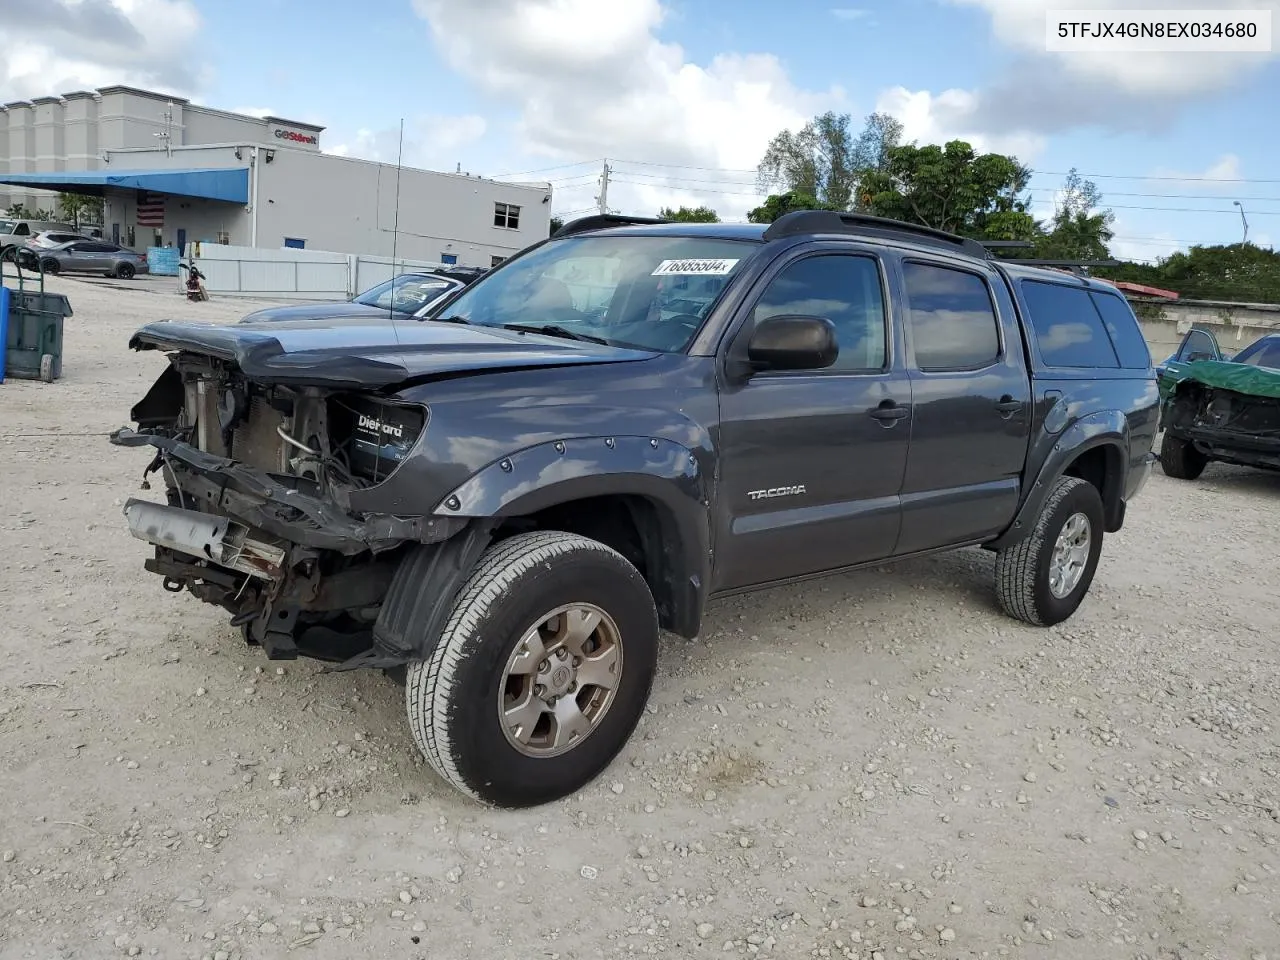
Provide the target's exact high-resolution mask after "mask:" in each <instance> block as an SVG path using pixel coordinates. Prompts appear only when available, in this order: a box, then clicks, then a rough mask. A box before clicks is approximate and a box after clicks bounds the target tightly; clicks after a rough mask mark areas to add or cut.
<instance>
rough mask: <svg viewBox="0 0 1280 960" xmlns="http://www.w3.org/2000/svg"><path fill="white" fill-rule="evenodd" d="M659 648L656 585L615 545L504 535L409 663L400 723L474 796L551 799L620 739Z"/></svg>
mask: <svg viewBox="0 0 1280 960" xmlns="http://www.w3.org/2000/svg"><path fill="white" fill-rule="evenodd" d="M657 650H658V617H657V610H656V609H655V606H654V601H653V596H652V594H651V593H650V591H649V587H648V585H647V584H646V583H645V581H644V578H643V577H642V576H641V575H640V573H639V571H638V570H636V568H635V567H634V566H632V565H631V564H630V563H629V562H628V561H627V560H626V559H624V558H623V557H622V556H621V555H620V554H619V553H617V552H616V551H614V550H613V549H611V548H609V547H607V546H605V545H604V544H602V543H599V542H597V541H594V540H589V539H587V538H585V537H580V536H577V535H574V534H568V533H560V532H554V531H551V532H538V533H529V534H521V535H519V536H515V537H511V538H510V539H507V540H503V541H501V542H499V543H497V544H495V545H494V546H492V547H490V548H489V550H487V551H486V552H485V554H484V555H483V556H482V557H481V558H480V561H479V563H478V564H477V565H476V569H475V571H474V572H473V573H472V574H471V576H470V578H469V579H468V580H467V582H466V584H465V585H464V586H463V588H462V590H461V591H459V594H458V597H457V599H456V600H455V602H454V604H453V608H452V612H451V613H450V616H449V620H448V623H447V624H446V625H445V628H444V631H443V633H442V635H441V637H440V641H439V643H438V644H437V646H436V649H435V651H434V653H433V655H432V657H431V658H430V659H429V660H424V661H417V662H415V663H412V664H410V666H409V669H408V673H407V676H406V678H405V703H406V707H407V710H408V715H409V726H410V729H411V730H412V732H413V737H414V740H415V741H416V742H417V744H418V747H419V749H421V751H422V753H423V755H424V756H425V757H426V759H427V761H428V762H429V763H430V764H431V766H432V767H433V768H434V769H435V770H436V772H437V773H438V774H440V776H441V777H443V778H444V779H445V780H447V781H448V782H449V783H450V784H452V785H453V786H454V787H456V788H457V789H459V790H461V791H462V792H463V793H466V794H468V795H469V796H471V797H473V798H475V799H477V800H479V801H481V802H483V803H488V804H492V805H495V806H500V807H529V806H535V805H537V804H541V803H548V802H550V801H553V800H558V799H560V798H562V797H564V796H567V795H568V794H571V793H573V792H574V791H575V790H578V789H580V788H581V787H583V786H584V785H586V784H587V783H589V782H590V781H591V780H593V779H595V777H597V776H598V775H599V774H600V773H601V772H602V771H603V770H604V769H605V768H606V767H607V766H608V765H609V764H610V763H611V762H612V761H613V758H614V757H615V756H616V755H617V754H618V752H619V751H620V750H621V749H622V747H623V746H624V745H625V744H626V742H627V740H628V739H629V738H630V736H631V734H632V732H633V731H634V730H635V727H636V724H637V723H639V721H640V716H641V714H642V713H643V711H644V707H645V703H646V702H647V701H648V698H649V691H650V688H651V687H652V684H653V676H654V671H655V669H656V664H657Z"/></svg>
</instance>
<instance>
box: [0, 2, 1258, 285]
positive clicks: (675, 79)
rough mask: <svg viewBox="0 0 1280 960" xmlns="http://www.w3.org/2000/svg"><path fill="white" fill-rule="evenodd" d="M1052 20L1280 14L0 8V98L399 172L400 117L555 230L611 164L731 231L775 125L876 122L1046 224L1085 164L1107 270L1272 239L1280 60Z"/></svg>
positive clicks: (420, 148)
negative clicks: (220, 123) (279, 143)
mask: <svg viewBox="0 0 1280 960" xmlns="http://www.w3.org/2000/svg"><path fill="white" fill-rule="evenodd" d="M19 6H21V8H22V12H21V14H20V15H19V14H18V13H17V9H18V7H19ZM1064 7H1067V8H1071V9H1085V8H1088V9H1097V10H1100V11H1105V10H1107V9H1113V10H1114V9H1124V10H1134V9H1161V10H1170V9H1188V10H1194V9H1204V8H1207V7H1209V8H1214V9H1226V8H1236V9H1267V10H1271V11H1272V12H1273V17H1274V19H1275V26H1276V30H1277V33H1280V0H1214V2H1213V3H1210V2H1208V0H1070V2H1067V0H790V2H788V3H777V2H770V3H765V2H762V0H364V2H363V3H352V2H350V0H343V2H338V0H41V2H40V3H26V2H22V0H0V102H6V101H10V100H14V99H19V98H28V97H33V96H42V95H50V94H57V93H65V92H68V91H71V90H75V89H83V88H86V87H90V88H91V87H95V86H105V85H108V84H114V83H124V84H129V85H133V86H140V87H143V88H146V89H153V90H162V91H165V92H169V93H174V94H178V95H180V96H185V97H188V98H190V99H191V100H193V101H194V102H197V103H202V104H206V105H208V106H213V107H219V108H222V109H229V110H237V111H242V112H250V113H257V114H267V113H270V114H272V115H274V116H279V117H286V118H290V119H296V120H303V121H307V122H312V123H318V124H323V125H324V126H325V128H326V129H325V130H324V132H323V133H322V135H321V147H322V149H324V150H326V151H329V152H334V153H342V154H347V155H350V156H359V157H364V158H368V159H376V160H383V161H390V162H395V160H396V159H397V154H398V151H399V148H400V132H399V131H400V126H401V122H402V121H403V125H404V142H403V162H404V163H405V164H406V165H409V166H417V167H425V168H428V169H437V170H449V171H453V170H457V169H461V170H463V171H466V172H469V173H472V174H479V175H483V176H489V177H499V178H510V179H517V180H524V181H542V182H547V183H550V185H551V187H552V191H553V197H554V199H553V201H552V211H553V213H554V214H556V215H558V216H562V217H566V218H570V217H573V216H576V215H582V214H585V213H588V212H592V211H594V209H595V207H596V197H597V195H598V193H599V178H600V174H601V169H602V164H603V162H604V161H605V160H606V159H607V160H608V162H609V164H610V166H611V168H612V173H611V176H610V186H609V192H608V205H609V207H610V208H611V209H613V210H615V211H617V212H621V213H628V214H639V215H648V216H652V215H654V214H656V213H657V211H658V210H659V208H660V207H662V206H664V205H668V204H670V205H680V204H689V205H700V204H706V205H708V206H711V207H712V208H713V209H715V210H717V211H718V212H719V214H720V215H721V217H722V218H724V219H726V220H740V219H743V218H744V217H745V215H746V211H747V210H749V209H751V208H752V207H754V206H756V205H758V204H759V202H760V200H761V199H762V197H761V196H760V195H759V192H758V190H757V184H756V178H755V168H756V165H757V163H758V162H759V160H760V157H761V155H762V154H763V152H764V150H765V147H766V145H767V144H768V142H769V140H770V139H771V138H772V137H773V136H774V135H776V134H777V133H778V132H780V131H782V130H785V129H791V130H798V129H799V128H800V127H801V126H802V125H803V124H804V123H805V121H806V120H808V119H810V118H812V117H813V116H815V115H817V114H820V113H823V112H825V111H827V110H834V111H836V112H837V113H847V114H850V115H851V116H852V125H853V127H854V128H855V130H856V129H859V128H860V127H861V125H862V120H863V118H864V117H865V116H866V115H867V114H868V113H870V112H872V111H877V110H878V111H885V112H888V113H891V114H893V115H894V116H896V117H897V118H898V119H900V120H901V121H902V123H903V124H904V128H905V130H904V134H905V138H906V140H908V141H915V142H917V143H920V144H925V143H945V142H946V141H948V140H951V139H955V138H960V139H964V140H967V141H969V142H970V143H972V144H973V145H974V146H975V147H977V148H978V149H979V150H987V151H996V152H1000V153H1011V154H1013V155H1015V156H1016V157H1017V158H1018V159H1019V160H1020V161H1022V162H1023V163H1025V164H1027V165H1028V166H1030V167H1031V168H1032V170H1033V171H1034V176H1033V179H1032V182H1031V187H1030V196H1031V198H1032V202H1033V207H1032V210H1033V213H1035V214H1036V215H1037V216H1038V217H1040V218H1045V217H1048V216H1049V215H1050V214H1051V213H1052V211H1053V206H1054V201H1055V197H1056V196H1057V191H1058V190H1059V188H1060V187H1061V184H1062V181H1063V177H1064V175H1065V174H1066V172H1067V171H1068V170H1069V169H1071V168H1075V169H1077V170H1078V171H1079V172H1080V173H1081V174H1082V175H1083V176H1085V177H1086V178H1089V179H1092V180H1093V181H1094V182H1095V183H1096V184H1097V185H1098V187H1099V188H1100V190H1101V191H1102V196H1103V205H1104V206H1107V207H1110V208H1111V209H1112V210H1113V211H1114V213H1115V223H1114V224H1113V227H1112V229H1113V230H1114V231H1115V234H1116V237H1115V240H1114V241H1113V243H1112V252H1113V254H1115V255H1117V256H1121V257H1125V258H1130V259H1142V260H1148V261H1150V260H1154V259H1155V258H1157V257H1162V256H1167V255H1168V254H1170V253H1173V252H1175V251H1176V250H1178V249H1185V248H1186V247H1187V246H1189V245H1191V244H1214V243H1234V242H1237V241H1239V240H1240V239H1241V237H1242V234H1243V230H1244V225H1243V224H1242V222H1241V210H1242V209H1243V211H1244V215H1245V218H1246V219H1247V221H1248V238H1249V240H1251V241H1253V242H1255V243H1258V244H1260V245H1264V246H1272V245H1273V244H1275V243H1276V242H1280V123H1277V118H1280V107H1277V100H1278V99H1280V49H1278V50H1277V51H1276V52H1273V53H1270V54H1265V53H1262V54H1242V53H1143V54H1127V55H1116V54H1086V53H1078V52H1072V53H1060V52H1049V51H1047V50H1046V49H1045V48H1046V42H1045V19H1044V16H1045V11H1046V10H1049V9H1061V8H1064ZM6 9H8V10H10V11H11V12H14V15H13V16H6V15H5V10H6ZM1276 42H1277V44H1280V39H1277V41H1276ZM1237 202H1238V203H1239V206H1237V205H1236V204H1237Z"/></svg>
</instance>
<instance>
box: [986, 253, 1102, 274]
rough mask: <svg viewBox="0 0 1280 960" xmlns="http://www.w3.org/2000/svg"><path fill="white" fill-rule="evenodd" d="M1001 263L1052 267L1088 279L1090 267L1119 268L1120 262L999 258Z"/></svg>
mask: <svg viewBox="0 0 1280 960" xmlns="http://www.w3.org/2000/svg"><path fill="white" fill-rule="evenodd" d="M996 259H997V260H998V261H999V262H1000V263H1012V264H1016V265H1018V266H1020V267H1051V268H1053V269H1057V270H1066V271H1069V272H1071V273H1074V274H1075V275H1076V276H1077V277H1087V276H1088V275H1089V268H1090V267H1118V266H1120V261H1119V260H1041V259H1037V258H1035V257H1028V258H1025V259H1023V258H1020V257H997V258H996Z"/></svg>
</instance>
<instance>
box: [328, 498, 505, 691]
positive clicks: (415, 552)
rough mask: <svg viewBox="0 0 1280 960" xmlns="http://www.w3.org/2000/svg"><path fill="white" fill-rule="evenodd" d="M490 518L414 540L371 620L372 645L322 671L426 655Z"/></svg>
mask: <svg viewBox="0 0 1280 960" xmlns="http://www.w3.org/2000/svg"><path fill="white" fill-rule="evenodd" d="M493 527H494V524H492V523H487V522H486V523H473V524H471V525H470V527H468V529H467V530H466V532H464V533H460V534H458V535H457V536H455V537H452V538H451V539H449V540H446V541H444V542H443V543H428V544H420V545H418V546H415V547H413V548H412V549H411V550H410V551H409V552H408V553H407V554H406V555H405V556H404V558H403V559H402V560H401V561H400V565H399V566H398V567H397V568H396V572H395V574H394V575H393V576H392V578H391V584H390V585H389V586H388V587H387V593H386V596H384V597H383V599H382V606H381V608H380V609H379V610H378V619H377V621H376V622H375V623H374V625H373V647H372V648H371V649H369V650H367V651H365V652H364V653H361V654H359V655H358V656H355V657H352V658H351V659H350V660H346V661H344V662H343V663H340V664H337V665H335V666H332V667H326V668H325V669H324V671H323V672H332V673H341V672H344V671H347V670H359V669H371V670H388V669H390V668H392V667H398V666H401V665H402V664H406V663H409V662H411V661H413V660H426V659H427V658H429V657H430V656H431V654H432V653H433V652H434V651H435V648H436V644H437V643H439V642H440V634H441V633H442V632H443V630H444V625H445V623H446V621H447V620H448V618H449V612H450V610H452V608H453V601H454V598H455V597H457V595H458V591H459V590H461V589H462V585H463V584H464V583H465V582H466V579H467V577H468V576H470V575H471V570H472V568H473V567H475V565H476V561H478V560H479V559H480V555H481V554H482V553H484V551H485V549H486V548H487V547H488V546H489V543H490V541H491V539H492V535H493Z"/></svg>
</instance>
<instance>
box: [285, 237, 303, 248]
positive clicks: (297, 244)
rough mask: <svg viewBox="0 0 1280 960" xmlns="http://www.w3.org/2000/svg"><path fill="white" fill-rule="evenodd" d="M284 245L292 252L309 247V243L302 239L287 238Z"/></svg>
mask: <svg viewBox="0 0 1280 960" xmlns="http://www.w3.org/2000/svg"><path fill="white" fill-rule="evenodd" d="M284 245H285V246H286V247H289V248H290V249H291V250H303V249H305V248H306V246H307V241H306V240H304V239H302V238H301V237H285V238H284Z"/></svg>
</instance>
